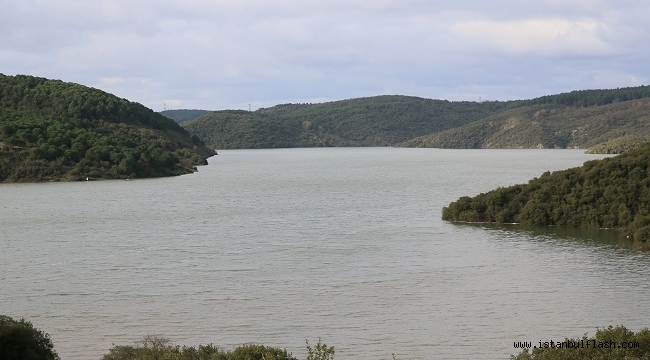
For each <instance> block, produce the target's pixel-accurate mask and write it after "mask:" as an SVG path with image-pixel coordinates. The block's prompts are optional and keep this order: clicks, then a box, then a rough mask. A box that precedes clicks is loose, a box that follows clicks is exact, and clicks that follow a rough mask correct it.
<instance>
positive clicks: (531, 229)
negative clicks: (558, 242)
mask: <svg viewBox="0 0 650 360" xmlns="http://www.w3.org/2000/svg"><path fill="white" fill-rule="evenodd" d="M454 224H455V225H457V226H468V227H475V228H483V229H485V230H487V231H494V230H500V231H504V232H513V233H520V234H522V235H525V236H526V237H529V238H530V239H531V240H533V241H534V240H535V239H538V238H542V239H548V238H553V239H562V240H566V241H575V242H576V243H578V244H585V245H594V246H611V247H618V248H624V249H630V250H633V249H635V248H637V247H636V246H635V244H634V241H633V240H632V239H630V238H628V237H627V236H626V235H625V234H624V232H622V231H620V230H615V229H595V228H586V227H568V226H530V225H521V224H488V223H482V224H469V223H454Z"/></svg>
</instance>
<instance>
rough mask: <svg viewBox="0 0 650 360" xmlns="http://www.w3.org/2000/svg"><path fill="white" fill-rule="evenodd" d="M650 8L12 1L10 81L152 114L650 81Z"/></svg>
mask: <svg viewBox="0 0 650 360" xmlns="http://www.w3.org/2000/svg"><path fill="white" fill-rule="evenodd" d="M648 19H650V1H646V0H616V1H614V0H602V1H599V0H492V1H486V0H451V1H450V0H446V1H437V0H227V1H224V0H182V1H181V0H173V1H172V0H2V4H1V6H0V34H2V35H0V73H3V74H5V75H16V74H28V75H34V76H40V77H47V78H53V79H61V80H64V81H68V82H75V83H80V84H83V85H88V86H92V87H96V88H99V89H102V90H105V91H107V92H110V93H113V94H115V95H117V96H119V97H123V98H126V99H128V100H131V101H137V102H140V103H142V104H144V105H146V106H148V107H150V108H152V109H153V110H156V111H160V110H163V108H165V107H166V108H167V109H210V110H220V109H248V107H249V104H250V106H251V108H252V109H257V108H259V107H269V106H273V105H276V104H280V103H290V102H291V103H295V102H323V101H331V100H340V99H348V98H356V97H365V96H373V95H382V94H399V95H413V96H420V97H425V98H434V99H448V100H471V101H479V100H510V99H527V98H533V97H537V96H542V95H549V94H556V93H561V92H566V91H571V90H581V89H594V88H616V87H626V86H638V85H647V84H649V83H650V80H649V79H650V21H649V20H648Z"/></svg>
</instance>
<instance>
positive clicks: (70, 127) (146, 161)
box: [0, 74, 214, 182]
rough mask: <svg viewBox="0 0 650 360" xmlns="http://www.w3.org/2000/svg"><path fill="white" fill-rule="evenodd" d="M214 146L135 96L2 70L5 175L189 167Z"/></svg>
mask: <svg viewBox="0 0 650 360" xmlns="http://www.w3.org/2000/svg"><path fill="white" fill-rule="evenodd" d="M212 155H214V151H213V150H211V149H208V148H206V147H205V146H204V145H203V143H202V142H201V141H200V140H199V138H198V137H196V136H194V137H191V136H190V134H189V133H188V132H187V131H186V130H184V129H183V128H181V127H180V126H179V125H178V124H177V123H175V122H174V121H172V120H170V119H168V118H166V117H164V116H162V115H160V114H157V113H155V112H154V111H152V110H150V109H148V108H146V107H144V106H142V105H140V104H137V103H133V102H129V101H127V100H125V99H120V98H117V97H115V96H113V95H111V94H108V93H105V92H103V91H100V90H97V89H93V88H88V87H85V86H82V85H78V84H72V83H65V82H62V81H59V80H48V79H44V78H38V77H32V76H23V75H18V76H5V75H3V74H0V182H1V181H5V182H16V181H51V180H81V179H87V178H93V179H96V178H97V179H99V178H101V179H120V178H135V177H138V178H139V177H156V176H170V175H180V174H186V173H190V172H192V171H194V170H195V166H196V165H201V164H206V163H207V160H206V158H207V157H209V156H212Z"/></svg>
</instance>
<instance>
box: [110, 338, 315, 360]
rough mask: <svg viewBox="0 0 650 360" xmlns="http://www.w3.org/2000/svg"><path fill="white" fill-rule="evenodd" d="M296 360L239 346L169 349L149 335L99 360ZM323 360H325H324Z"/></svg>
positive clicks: (282, 352)
mask: <svg viewBox="0 0 650 360" xmlns="http://www.w3.org/2000/svg"><path fill="white" fill-rule="evenodd" d="M163 359H164V360H297V359H296V358H295V357H293V356H291V354H290V353H288V352H287V350H285V349H280V348H275V347H270V346H264V345H254V344H248V345H242V346H240V347H238V348H236V349H235V350H233V351H224V350H222V349H220V348H218V347H216V346H214V345H212V344H210V345H206V346H204V345H199V347H198V348H195V347H187V346H183V347H180V346H178V345H177V346H174V345H170V341H169V339H166V338H163V337H159V336H151V335H148V336H146V337H144V338H143V339H142V341H140V343H139V344H137V345H136V346H113V348H112V349H110V350H109V353H108V354H106V355H104V356H103V357H102V360H163ZM323 360H325V358H323Z"/></svg>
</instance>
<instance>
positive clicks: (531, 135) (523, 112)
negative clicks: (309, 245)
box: [400, 86, 650, 153]
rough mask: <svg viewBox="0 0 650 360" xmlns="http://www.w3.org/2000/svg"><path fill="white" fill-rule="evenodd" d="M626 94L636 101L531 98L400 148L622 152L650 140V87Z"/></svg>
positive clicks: (608, 96) (587, 96)
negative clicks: (543, 149) (516, 105)
mask: <svg viewBox="0 0 650 360" xmlns="http://www.w3.org/2000/svg"><path fill="white" fill-rule="evenodd" d="M627 90H629V91H630V92H631V93H632V94H633V95H629V96H621V98H623V99H628V98H631V99H632V100H625V101H620V100H618V99H619V98H616V97H614V94H616V93H617V92H619V91H621V90H611V91H609V92H608V91H605V90H603V91H599V92H597V94H600V95H601V96H598V97H592V96H591V95H593V94H592V92H576V93H577V95H575V96H573V97H569V95H570V94H572V93H567V94H560V95H556V96H555V97H551V96H549V97H543V98H539V99H534V100H529V101H525V102H524V104H523V105H522V106H520V107H517V108H513V109H508V110H505V111H502V112H499V113H496V114H493V115H491V116H489V117H487V118H485V119H481V120H479V121H476V122H472V123H470V124H467V125H464V126H461V127H457V128H453V129H449V130H446V131H441V132H437V133H433V134H428V135H425V136H421V137H418V138H415V139H412V140H409V141H406V142H404V143H403V144H400V146H405V147H436V148H458V149H462V148H589V147H592V146H593V147H594V148H593V149H592V150H591V152H600V153H613V152H616V153H619V152H622V151H626V150H630V149H632V148H634V147H635V146H639V145H640V144H641V143H643V142H645V140H646V139H650V98H649V97H648V96H650V92H649V91H647V90H650V87H647V86H644V87H638V88H627ZM633 90H637V91H633ZM593 92H596V91H593ZM580 95H582V96H583V97H580ZM644 96H645V97H644ZM563 99H565V100H563ZM566 99H568V100H566ZM583 105H584V106H583Z"/></svg>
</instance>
